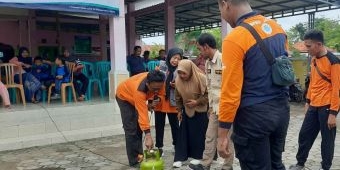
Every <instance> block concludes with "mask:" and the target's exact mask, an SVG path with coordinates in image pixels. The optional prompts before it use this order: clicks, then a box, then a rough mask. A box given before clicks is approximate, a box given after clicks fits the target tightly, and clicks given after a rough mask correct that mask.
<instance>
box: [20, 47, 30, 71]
mask: <svg viewBox="0 0 340 170" xmlns="http://www.w3.org/2000/svg"><path fill="white" fill-rule="evenodd" d="M18 60H19V61H20V62H22V63H24V64H25V67H23V69H24V70H25V71H26V72H31V68H32V65H33V58H32V57H30V52H29V50H28V48H26V47H20V48H19V55H18Z"/></svg>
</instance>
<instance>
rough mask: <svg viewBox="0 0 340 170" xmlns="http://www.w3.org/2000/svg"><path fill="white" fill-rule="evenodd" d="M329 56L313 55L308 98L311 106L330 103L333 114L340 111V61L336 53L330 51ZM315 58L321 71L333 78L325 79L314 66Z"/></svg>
mask: <svg viewBox="0 0 340 170" xmlns="http://www.w3.org/2000/svg"><path fill="white" fill-rule="evenodd" d="M327 55H328V56H329V57H327V56H323V57H320V58H316V57H313V58H312V61H311V74H310V84H309V88H308V92H307V99H308V101H307V102H309V103H310V105H311V106H314V107H320V106H327V105H330V110H331V113H332V114H335V115H336V114H337V113H338V111H339V101H340V100H339V90H340V89H339V88H340V87H339V86H340V83H339V82H340V63H339V59H338V58H336V56H335V55H333V54H331V53H330V52H328V54H327ZM314 60H315V62H316V65H317V67H318V68H319V70H320V72H321V73H322V74H323V75H324V76H326V77H327V79H329V80H331V83H329V82H327V81H326V80H324V79H323V78H322V77H321V76H320V75H319V73H318V72H317V70H316V68H315V66H314Z"/></svg>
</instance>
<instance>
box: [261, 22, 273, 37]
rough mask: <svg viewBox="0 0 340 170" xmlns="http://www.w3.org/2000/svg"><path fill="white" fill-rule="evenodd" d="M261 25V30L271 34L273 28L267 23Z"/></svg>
mask: <svg viewBox="0 0 340 170" xmlns="http://www.w3.org/2000/svg"><path fill="white" fill-rule="evenodd" d="M261 27H262V31H263V32H265V33H266V34H268V35H269V34H272V32H273V29H272V27H271V26H270V25H269V24H267V23H263V24H262V26H261Z"/></svg>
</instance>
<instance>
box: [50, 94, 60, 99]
mask: <svg viewBox="0 0 340 170" xmlns="http://www.w3.org/2000/svg"><path fill="white" fill-rule="evenodd" d="M51 99H52V100H55V99H60V94H57V93H54V95H52V96H51Z"/></svg>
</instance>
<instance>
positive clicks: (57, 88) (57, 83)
mask: <svg viewBox="0 0 340 170" xmlns="http://www.w3.org/2000/svg"><path fill="white" fill-rule="evenodd" d="M54 83H55V93H57V94H60V90H61V84H62V83H68V81H66V80H65V79H55V81H54Z"/></svg>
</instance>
